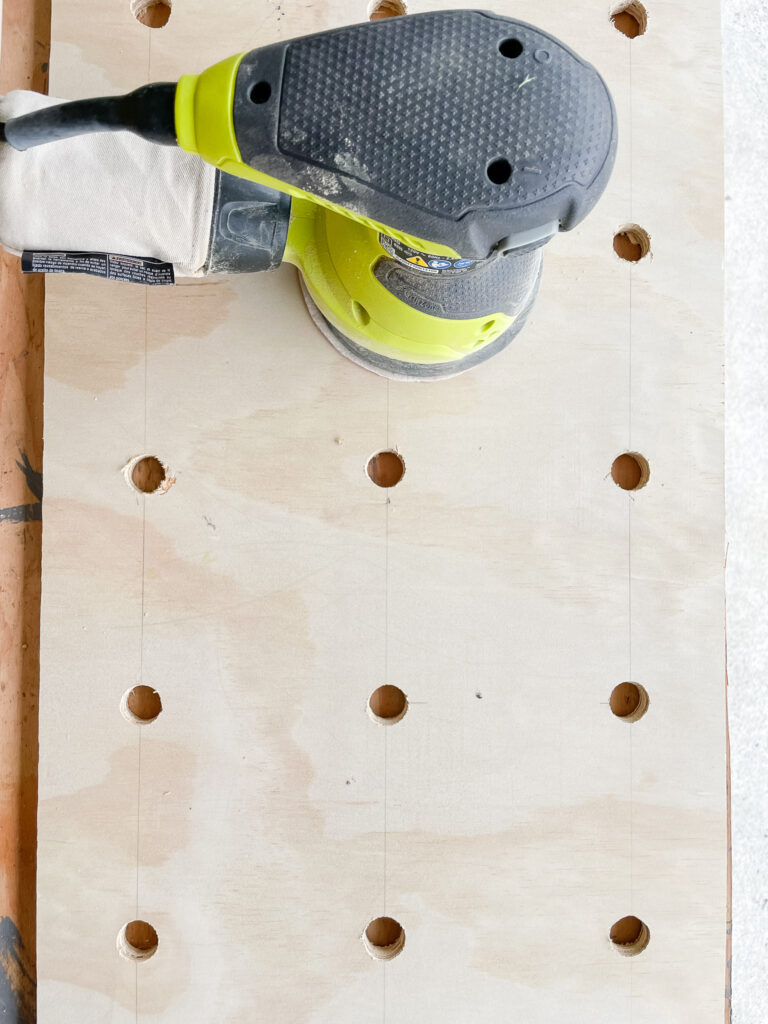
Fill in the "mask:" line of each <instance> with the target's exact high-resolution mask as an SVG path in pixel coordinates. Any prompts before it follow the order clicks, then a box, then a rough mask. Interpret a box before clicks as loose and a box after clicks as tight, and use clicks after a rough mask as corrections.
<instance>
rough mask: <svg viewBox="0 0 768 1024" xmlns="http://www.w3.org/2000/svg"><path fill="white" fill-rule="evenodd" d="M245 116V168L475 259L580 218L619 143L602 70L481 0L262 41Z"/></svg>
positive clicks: (237, 118) (242, 110) (243, 71)
mask: <svg viewBox="0 0 768 1024" xmlns="http://www.w3.org/2000/svg"><path fill="white" fill-rule="evenodd" d="M234 123H235V134H236V136H237V142H238V145H239V147H240V152H241V154H242V158H243V160H244V161H245V162H246V163H248V164H249V165H250V166H252V167H254V168H257V169H259V170H261V171H264V172H266V173H267V174H270V175H272V176H274V177H276V178H278V179H279V180H281V181H286V182H289V183H290V184H293V185H297V186H299V187H300V188H303V189H305V190H306V191H308V192H310V193H312V194H313V195H316V196H318V197H320V198H322V199H325V200H328V201H330V202H332V203H335V204H337V205H339V206H343V207H345V208H346V209H348V210H350V211H351V212H353V213H355V212H357V213H360V214H361V215H363V216H367V217H370V218H372V219H374V220H376V221H378V222H379V223H380V224H385V225H389V226H391V227H393V228H395V229H397V230H399V231H403V232H407V233H408V234H410V235H415V236H416V237H418V238H423V239H427V240H430V241H434V242H442V243H444V244H447V245H450V246H452V247H453V248H454V249H455V251H456V252H458V253H459V254H460V255H461V256H466V257H471V258H477V259H479V258H484V257H486V256H487V255H488V254H489V252H491V251H492V250H493V249H494V248H495V247H496V246H497V245H498V243H500V242H502V241H503V240H504V239H506V238H510V237H514V236H521V235H522V236H526V235H530V234H531V232H534V233H535V232H536V230H537V229H540V228H542V227H544V226H547V225H552V224H554V225H558V224H559V225H560V226H561V227H562V228H564V229H567V228H571V227H573V226H574V225H575V224H577V223H578V222H579V221H580V220H581V219H582V218H583V217H584V216H586V214H587V213H588V212H589V210H590V209H591V208H592V207H593V206H594V204H595V203H596V202H597V199H598V198H599V196H600V195H601V193H602V191H603V189H604V187H605V185H606V183H607V181H608V177H609V175H610V172H611V169H612V167H613V162H614V158H615V151H616V117H615V112H614V108H613V103H612V101H611V97H610V94H609V92H608V89H607V87H606V85H605V83H604V82H603V80H602V78H601V77H600V75H599V74H598V72H597V71H596V70H595V69H594V68H593V67H592V66H591V65H590V64H588V63H587V62H586V61H585V60H583V59H582V58H580V57H579V56H577V55H576V54H575V53H574V52H573V51H572V50H571V49H569V48H568V47H567V46H566V45H564V44H563V43H561V42H559V41H558V40H557V39H555V38H554V37H553V36H551V35H549V34H548V33H546V32H543V31H541V30H540V29H536V28H533V27H532V26H530V25H526V24H524V23H523V22H520V21H515V20H512V19H511V18H505V17H502V16H500V15H496V14H491V13H488V12H483V11H466V10H457V11H437V12H430V13H425V14H411V15H408V16H406V17H400V18H389V19H385V20H381V21H376V22H373V23H365V24H362V25H351V26H348V27H345V28H339V29H333V30H332V31H329V32H322V33H319V34H317V35H312V36H305V37H304V38H301V39H294V40H289V41H286V42H282V43H276V44H274V45H271V46H265V47H262V48H261V49H258V50H253V51H251V52H250V53H248V54H246V56H245V57H244V58H243V61H242V63H241V65H240V68H239V71H238V77H237V88H236V91H235V106H234Z"/></svg>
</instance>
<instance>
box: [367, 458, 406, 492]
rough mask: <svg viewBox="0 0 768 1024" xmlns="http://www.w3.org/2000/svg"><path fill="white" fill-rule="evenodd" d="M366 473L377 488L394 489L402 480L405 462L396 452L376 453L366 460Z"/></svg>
mask: <svg viewBox="0 0 768 1024" xmlns="http://www.w3.org/2000/svg"><path fill="white" fill-rule="evenodd" d="M367 472H368V476H369V477H370V478H371V480H373V482H374V483H375V484H376V486H377V487H394V486H395V484H399V483H400V481H401V480H402V479H403V474H404V473H405V462H403V459H402V457H401V456H400V455H398V453H397V452H393V451H391V450H389V451H384V452H377V453H376V455H372V456H371V457H370V459H369V460H368V466H367Z"/></svg>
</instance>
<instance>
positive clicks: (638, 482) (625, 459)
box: [611, 452, 651, 491]
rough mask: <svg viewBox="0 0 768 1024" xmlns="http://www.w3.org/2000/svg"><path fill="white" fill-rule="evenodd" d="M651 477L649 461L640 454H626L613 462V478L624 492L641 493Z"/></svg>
mask: <svg viewBox="0 0 768 1024" xmlns="http://www.w3.org/2000/svg"><path fill="white" fill-rule="evenodd" d="M650 475H651V467H650V466H649V465H648V460H647V459H646V458H645V457H644V456H642V455H641V454H640V453H639V452H624V453H623V454H622V455H619V456H618V457H617V458H615V459H614V460H613V465H612V466H611V478H612V479H613V482H614V483H615V484H616V485H617V486H618V487H620V488H621V489H622V491H639V490H640V488H641V487H645V485H646V484H647V483H648V480H649V478H650Z"/></svg>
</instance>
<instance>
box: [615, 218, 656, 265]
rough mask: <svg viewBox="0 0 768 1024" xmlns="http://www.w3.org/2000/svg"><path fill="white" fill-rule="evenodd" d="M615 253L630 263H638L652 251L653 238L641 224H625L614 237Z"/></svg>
mask: <svg viewBox="0 0 768 1024" xmlns="http://www.w3.org/2000/svg"><path fill="white" fill-rule="evenodd" d="M613 251H614V252H615V253H616V255H617V256H619V257H620V258H621V259H623V260H627V262H628V263H638V262H639V261H640V260H642V259H645V257H646V256H647V255H648V254H649V253H650V251H651V236H650V235H649V234H648V232H647V231H646V230H645V228H641V227H640V225H639V224H624V225H623V226H622V227H620V228H619V229H618V231H617V232H616V234H615V235H614V236H613Z"/></svg>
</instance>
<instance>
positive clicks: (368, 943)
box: [363, 917, 405, 960]
mask: <svg viewBox="0 0 768 1024" xmlns="http://www.w3.org/2000/svg"><path fill="white" fill-rule="evenodd" d="M363 945H364V946H365V951H366V952H367V953H368V956H371V957H373V959H374V960H393V959H394V958H395V957H396V956H399V954H400V953H402V951H403V946H404V945H405V930H404V929H403V926H402V925H401V924H400V922H399V921H396V920H395V919H394V918H393V917H377V918H376V919H375V920H373V921H371V923H370V924H369V925H368V927H367V928H366V929H365V932H364V933H363Z"/></svg>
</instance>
